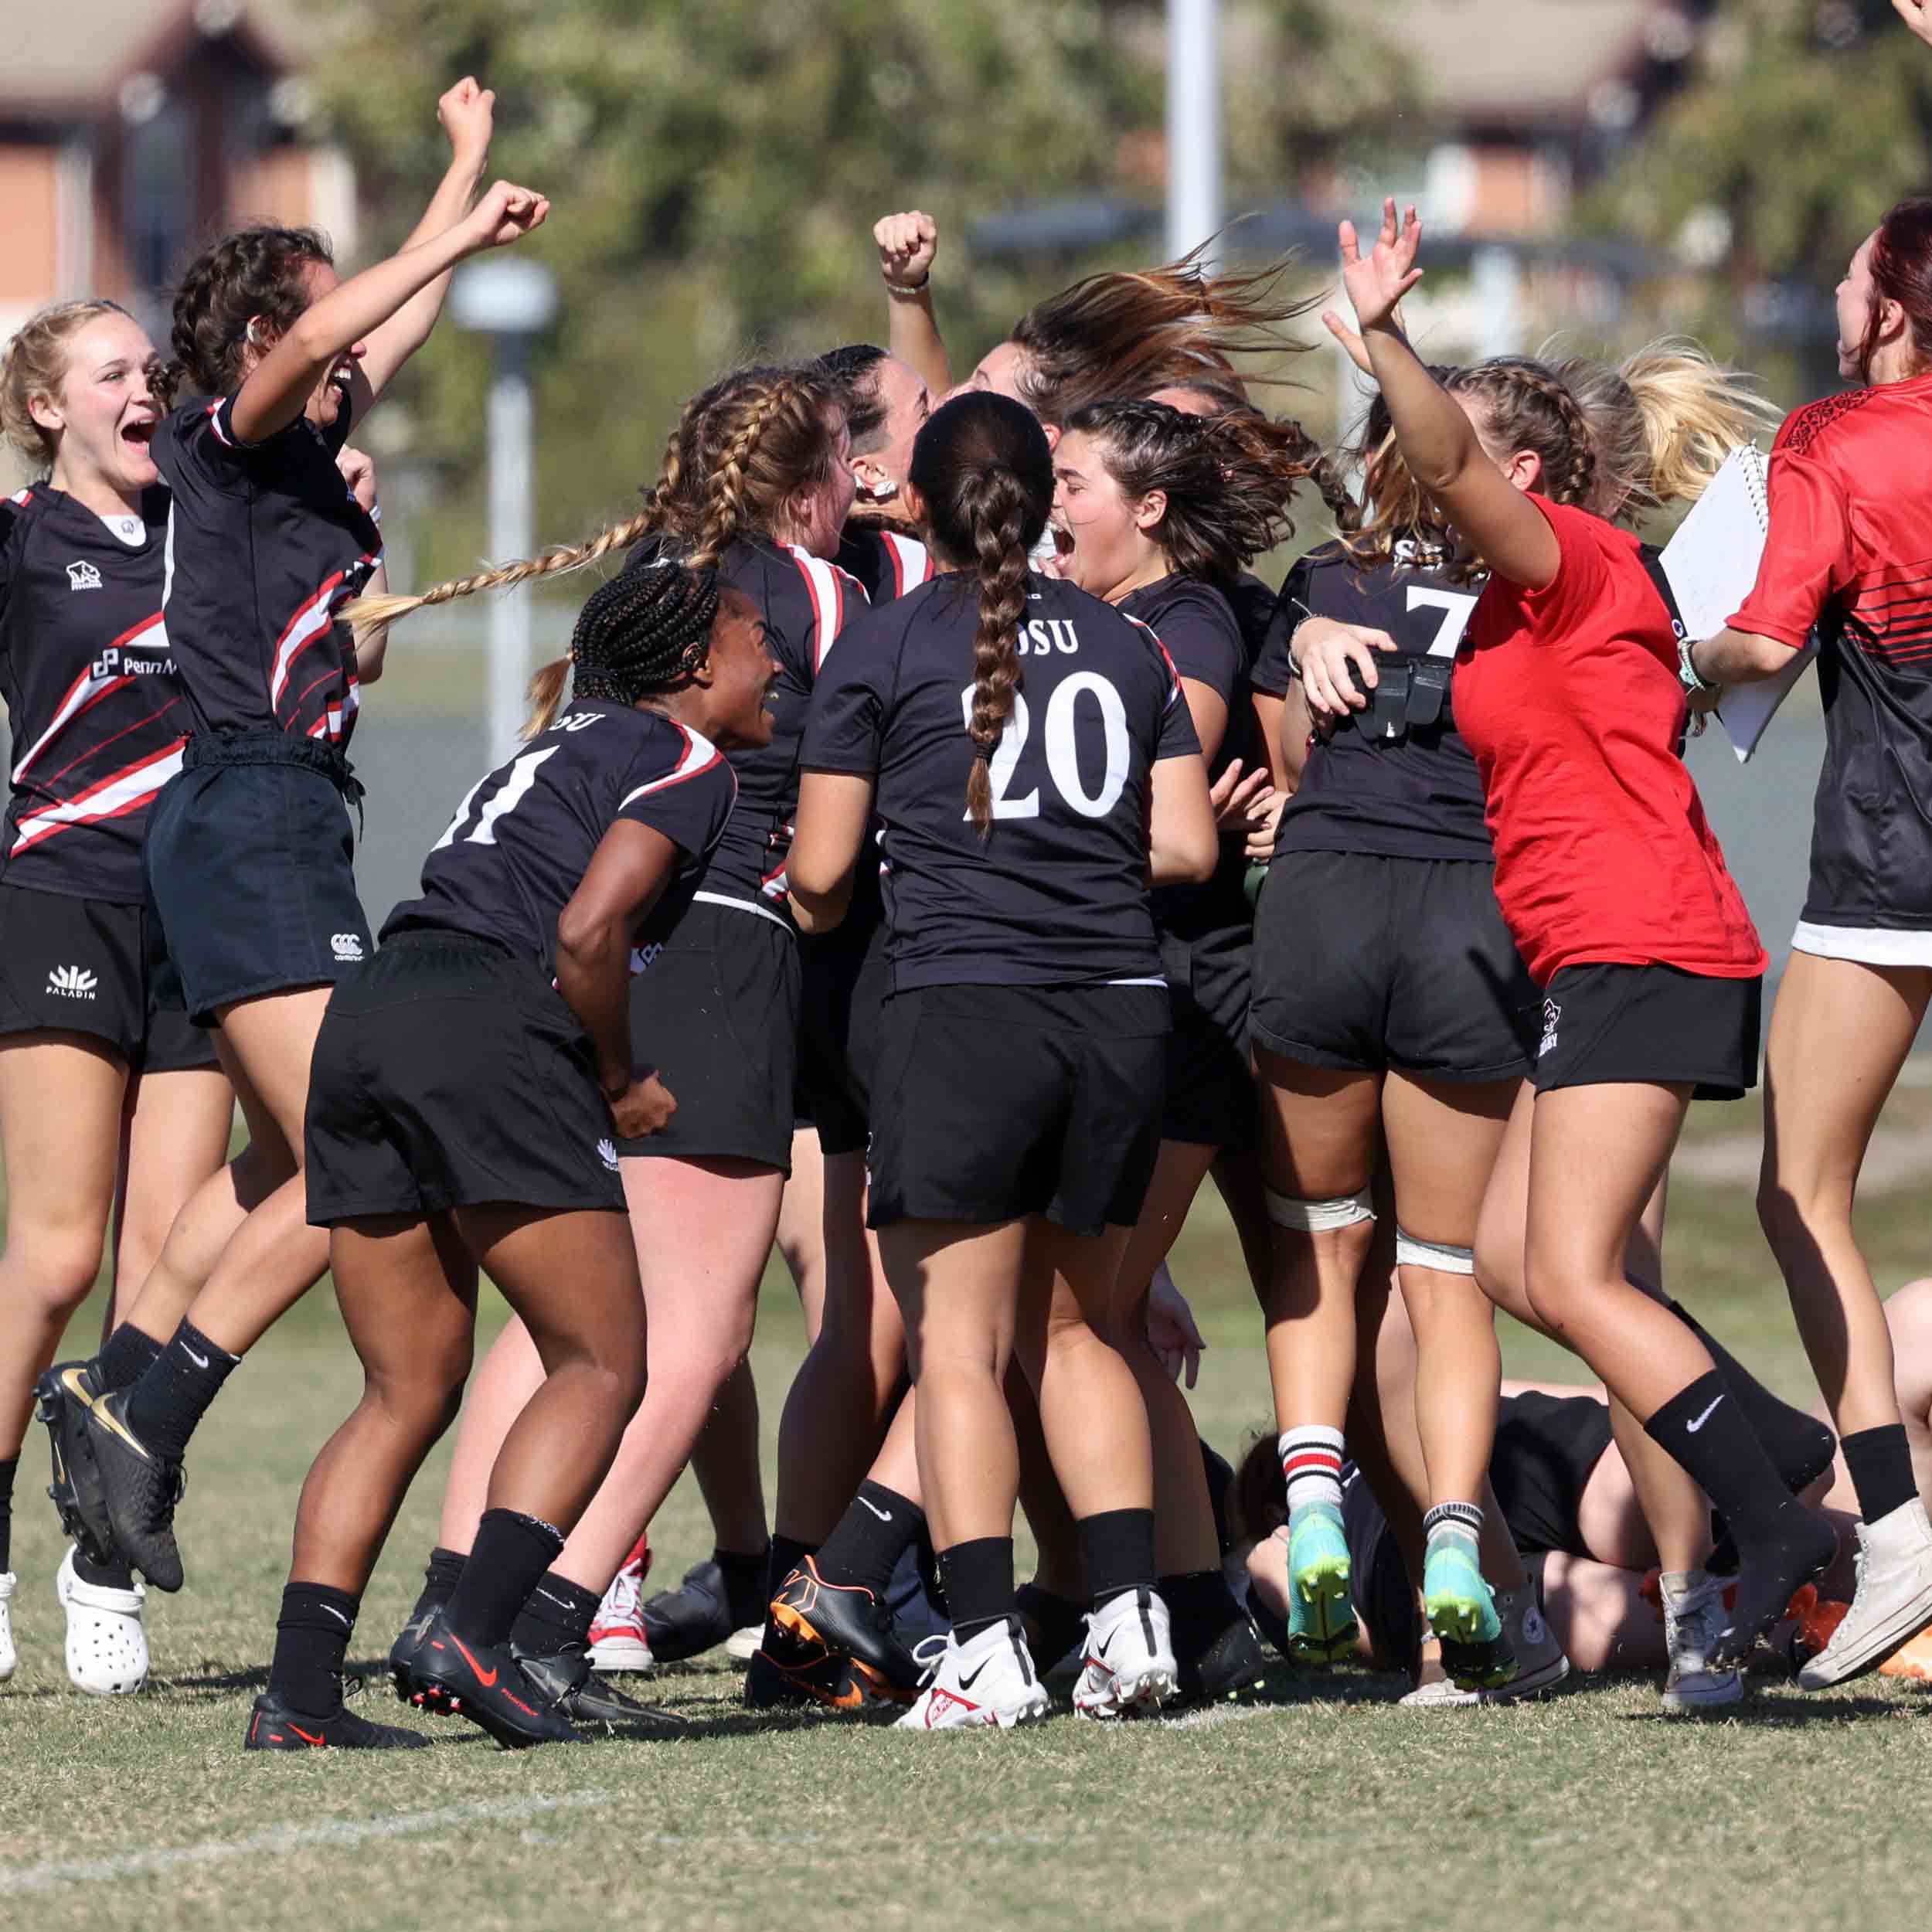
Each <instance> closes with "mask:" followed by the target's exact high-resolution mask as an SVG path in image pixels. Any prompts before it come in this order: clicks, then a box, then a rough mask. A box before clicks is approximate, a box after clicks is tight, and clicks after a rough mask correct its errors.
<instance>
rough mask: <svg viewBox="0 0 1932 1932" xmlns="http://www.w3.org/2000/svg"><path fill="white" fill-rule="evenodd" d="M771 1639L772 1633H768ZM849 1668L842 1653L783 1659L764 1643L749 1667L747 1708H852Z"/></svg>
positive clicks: (746, 1671) (771, 1709) (746, 1687)
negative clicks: (822, 1705) (836, 1655)
mask: <svg viewBox="0 0 1932 1932" xmlns="http://www.w3.org/2000/svg"><path fill="white" fill-rule="evenodd" d="M767 1640H768V1641H769V1640H770V1639H769V1633H767ZM854 1689H855V1686H854V1685H853V1684H852V1679H851V1675H850V1673H849V1671H848V1670H847V1668H846V1665H845V1659H844V1658H842V1657H832V1656H828V1655H825V1653H823V1652H822V1651H821V1652H820V1653H819V1654H818V1655H816V1656H815V1657H813V1658H811V1659H809V1660H808V1662H803V1663H800V1662H794V1661H792V1660H791V1658H790V1657H789V1656H787V1658H784V1659H781V1658H777V1657H775V1656H774V1655H772V1653H771V1651H770V1650H769V1649H767V1648H763V1647H760V1648H759V1649H758V1650H757V1651H754V1652H753V1655H752V1659H751V1662H750V1664H749V1665H747V1667H746V1669H745V1708H746V1709H747V1710H754V1711H777V1710H808V1709H811V1706H814V1705H815V1704H824V1705H828V1706H831V1707H832V1708H833V1709H850V1708H852V1706H850V1705H849V1703H844V1702H842V1701H841V1700H842V1699H849V1697H850V1696H852V1693H853V1691H854Z"/></svg>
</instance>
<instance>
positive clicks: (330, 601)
mask: <svg viewBox="0 0 1932 1932" xmlns="http://www.w3.org/2000/svg"><path fill="white" fill-rule="evenodd" d="M357 561H358V562H359V563H370V564H372V563H374V562H375V561H376V559H375V558H374V557H373V556H371V555H369V554H368V553H365V554H364V555H363V556H361V557H360V558H359V559H358V560H357ZM348 575H349V573H348V572H347V571H346V570H338V571H336V572H335V573H334V574H333V575H332V576H330V577H325V579H324V580H323V581H322V583H321V587H320V588H319V589H318V590H316V591H315V594H313V595H312V596H311V597H309V598H308V600H306V601H305V602H304V604H302V605H301V607H300V608H299V609H298V611H296V613H295V614H294V616H293V617H291V618H290V619H289V621H288V622H287V624H285V625H284V627H283V629H282V634H281V636H280V637H279V638H277V639H276V641H275V663H274V668H273V670H272V671H271V672H270V674H269V679H268V702H269V704H270V706H271V707H272V708H273V709H274V710H275V711H277V713H279V712H280V711H281V702H282V693H283V692H285V691H286V690H287V689H288V674H289V672H291V670H292V669H293V668H294V663H295V660H296V659H297V658H299V657H300V656H301V655H302V653H303V652H304V651H306V650H307V649H308V647H309V646H310V645H311V644H313V643H314V642H315V640H316V639H317V638H321V637H326V636H327V635H328V633H329V632H330V631H332V629H333V628H335V611H336V607H337V606H338V604H341V603H342V602H343V601H344V600H345V598H346V597H347V596H348V595H349V585H348V583H346V582H345V579H346V578H347V577H348ZM354 709H355V707H354V706H348V707H346V711H353V710H354ZM345 715H346V713H345ZM311 735H313V734H312V733H311ZM341 735H342V734H341V732H340V730H339V729H338V730H335V731H334V732H333V733H332V736H338V737H339V736H341Z"/></svg>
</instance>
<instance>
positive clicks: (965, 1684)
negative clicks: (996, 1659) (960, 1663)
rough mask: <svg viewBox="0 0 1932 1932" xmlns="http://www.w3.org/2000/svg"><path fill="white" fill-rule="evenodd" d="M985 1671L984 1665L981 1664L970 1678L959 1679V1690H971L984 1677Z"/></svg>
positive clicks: (989, 1660)
mask: <svg viewBox="0 0 1932 1932" xmlns="http://www.w3.org/2000/svg"><path fill="white" fill-rule="evenodd" d="M988 1662H991V1659H990V1658H989V1659H988ZM985 1671H986V1665H985V1664H984V1663H982V1664H981V1665H980V1667H979V1668H978V1670H976V1671H975V1672H973V1674H972V1675H971V1676H970V1677H962V1678H961V1679H960V1680H959V1688H960V1689H961V1690H963V1691H969V1690H971V1689H972V1688H973V1686H974V1685H975V1684H977V1683H978V1682H979V1680H980V1679H981V1677H982V1676H984V1675H985Z"/></svg>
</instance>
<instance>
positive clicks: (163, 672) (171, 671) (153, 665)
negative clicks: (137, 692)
mask: <svg viewBox="0 0 1932 1932" xmlns="http://www.w3.org/2000/svg"><path fill="white" fill-rule="evenodd" d="M91 675H94V677H97V678H172V676H173V675H175V661H174V659H173V658H170V657H159V658H146V657H137V656H136V655H134V652H133V651H124V650H123V649H122V648H121V646H120V645H116V644H111V645H108V647H107V649H106V650H104V651H102V652H101V654H100V656H99V657H97V658H95V659H94V664H93V666H92V671H91Z"/></svg>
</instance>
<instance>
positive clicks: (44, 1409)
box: [33, 1376, 117, 1565]
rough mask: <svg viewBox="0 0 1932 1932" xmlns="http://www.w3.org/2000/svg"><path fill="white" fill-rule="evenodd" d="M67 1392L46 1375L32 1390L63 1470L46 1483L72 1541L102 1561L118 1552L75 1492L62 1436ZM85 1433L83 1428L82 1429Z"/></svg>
mask: <svg viewBox="0 0 1932 1932" xmlns="http://www.w3.org/2000/svg"><path fill="white" fill-rule="evenodd" d="M66 1401H67V1397H66V1393H65V1392H64V1391H63V1389H61V1388H60V1386H59V1384H58V1383H55V1382H54V1381H53V1378H52V1377H51V1376H43V1377H42V1378H41V1379H40V1380H39V1382H37V1383H35V1385H34V1390H33V1402H34V1413H35V1416H36V1418H37V1419H38V1420H39V1423H40V1425H41V1427H43V1428H44V1429H45V1430H46V1432H47V1435H48V1439H49V1442H50V1443H51V1444H52V1446H53V1454H54V1457H55V1459H56V1461H58V1463H59V1464H60V1475H58V1476H56V1478H54V1479H53V1481H51V1482H49V1484H48V1485H47V1500H48V1501H49V1502H51V1503H52V1504H53V1507H54V1513H55V1515H57V1516H58V1517H59V1518H60V1527H61V1528H62V1529H63V1530H64V1531H65V1532H66V1536H67V1539H68V1541H69V1542H70V1543H78V1544H79V1545H80V1548H81V1552H82V1554H83V1555H84V1556H86V1557H87V1560H88V1561H89V1562H90V1563H100V1564H103V1565H105V1564H107V1563H112V1562H114V1560H115V1557H116V1555H117V1552H116V1551H115V1550H114V1547H113V1543H112V1537H111V1536H110V1537H109V1539H108V1541H107V1543H106V1544H104V1543H102V1540H101V1538H100V1535H99V1533H98V1532H97V1529H96V1528H95V1526H94V1525H93V1524H92V1523H90V1522H88V1520H87V1516H86V1515H85V1514H84V1512H83V1511H82V1509H81V1507H80V1499H79V1498H78V1497H77V1495H76V1494H75V1493H74V1476H73V1468H72V1467H71V1466H70V1458H69V1457H68V1455H67V1453H66V1447H65V1446H64V1444H63V1436H64V1435H65V1434H66V1431H65V1430H63V1427H62V1426H61V1424H62V1411H63V1409H64V1408H65V1407H66ZM83 1433H84V1432H83ZM63 1481H64V1482H65V1483H66V1493H65V1494H64V1495H63V1493H62V1491H61V1488H60V1484H61V1483H62V1482H63Z"/></svg>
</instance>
